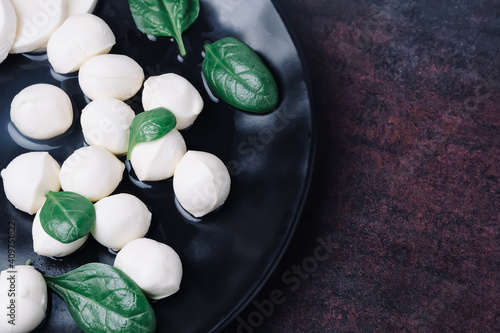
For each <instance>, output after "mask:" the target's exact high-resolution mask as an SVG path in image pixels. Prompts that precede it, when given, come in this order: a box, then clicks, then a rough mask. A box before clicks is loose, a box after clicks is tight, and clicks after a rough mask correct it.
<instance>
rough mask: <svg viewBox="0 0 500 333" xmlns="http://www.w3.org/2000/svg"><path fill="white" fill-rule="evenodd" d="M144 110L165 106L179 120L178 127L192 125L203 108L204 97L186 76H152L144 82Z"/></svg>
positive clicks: (171, 74)
mask: <svg viewBox="0 0 500 333" xmlns="http://www.w3.org/2000/svg"><path fill="white" fill-rule="evenodd" d="M142 105H143V107H144V110H146V111H148V110H153V109H156V108H158V107H164V108H165V109H167V110H170V111H171V112H172V113H173V114H174V115H175V119H176V120H177V125H176V126H175V128H176V129H178V130H181V129H185V128H187V127H189V126H191V125H192V124H193V123H194V121H195V119H196V117H198V115H199V114H200V112H201V110H202V109H203V99H202V98H201V95H200V93H199V92H198V90H196V88H195V87H194V86H193V85H192V84H191V83H190V82H189V81H188V80H186V79H185V78H183V77H182V76H180V75H177V74H174V73H168V74H163V75H159V76H151V77H149V78H148V79H147V80H146V82H144V90H143V92H142Z"/></svg>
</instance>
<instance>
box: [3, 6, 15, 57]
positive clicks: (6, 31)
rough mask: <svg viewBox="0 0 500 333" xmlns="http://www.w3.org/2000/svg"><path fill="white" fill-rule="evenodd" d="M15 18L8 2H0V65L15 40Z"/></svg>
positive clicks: (12, 8)
mask: <svg viewBox="0 0 500 333" xmlns="http://www.w3.org/2000/svg"><path fill="white" fill-rule="evenodd" d="M16 29H17V16H16V12H15V11H14V7H13V6H12V4H11V3H10V1H9V0H0V63H1V62H2V61H4V60H5V58H7V56H8V55H9V51H10V49H11V48H12V44H13V43H14V38H16Z"/></svg>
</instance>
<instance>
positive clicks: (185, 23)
mask: <svg viewBox="0 0 500 333" xmlns="http://www.w3.org/2000/svg"><path fill="white" fill-rule="evenodd" d="M128 3H129V6H130V11H131V12H132V17H133V18H134V21H135V24H136V25H137V28H138V29H139V30H141V31H142V32H143V33H145V34H148V35H153V36H171V37H174V38H175V40H176V41H177V44H179V49H180V52H181V56H185V55H186V48H185V47H184V42H183V41H182V33H183V32H184V31H185V30H186V29H187V28H189V26H190V25H191V24H193V22H194V21H196V18H197V17H198V14H199V13H200V2H199V0H129V1H128Z"/></svg>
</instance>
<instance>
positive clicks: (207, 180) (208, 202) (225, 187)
mask: <svg viewBox="0 0 500 333" xmlns="http://www.w3.org/2000/svg"><path fill="white" fill-rule="evenodd" d="M173 185H174V193H175V196H176V198H177V200H178V201H179V203H180V204H181V206H182V207H183V208H184V209H185V210H186V211H188V212H189V213H190V214H191V215H193V216H194V217H201V216H203V215H206V214H208V213H210V212H211V211H214V210H215V209H217V208H219V207H220V206H221V205H222V204H223V203H224V202H225V201H226V199H227V197H228V195H229V189H230V187H231V177H230V176H229V172H228V170H227V168H226V166H225V165H224V163H222V161H221V160H220V159H219V158H218V157H217V156H215V155H213V154H210V153H206V152H201V151H192V150H190V151H188V152H187V153H186V155H184V157H183V158H182V160H181V161H180V162H179V164H177V167H176V168H175V174H174V184H173Z"/></svg>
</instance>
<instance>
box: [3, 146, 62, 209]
mask: <svg viewBox="0 0 500 333" xmlns="http://www.w3.org/2000/svg"><path fill="white" fill-rule="evenodd" d="M59 171H60V167H59V164H58V163H57V162H56V160H54V159H53V158H52V156H50V155H49V153H47V152H30V153H25V154H22V155H19V156H17V157H16V158H14V159H13V160H12V161H11V162H10V163H9V165H7V167H6V168H5V169H4V170H2V179H3V188H4V191H5V195H6V196H7V199H8V200H9V201H10V203H12V204H13V205H14V207H16V208H17V209H19V210H21V211H23V212H26V213H28V214H31V215H32V214H35V213H36V211H37V210H38V209H39V208H40V207H42V206H43V204H44V203H45V195H46V194H47V193H49V192H50V191H54V192H57V191H59V189H60V188H61V186H60V184H59Z"/></svg>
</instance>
